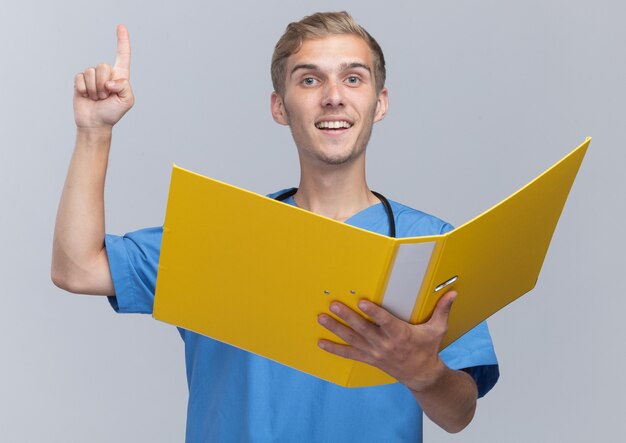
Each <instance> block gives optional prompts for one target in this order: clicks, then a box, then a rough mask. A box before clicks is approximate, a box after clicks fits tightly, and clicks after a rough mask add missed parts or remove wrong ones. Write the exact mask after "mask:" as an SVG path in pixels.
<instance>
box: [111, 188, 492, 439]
mask: <svg viewBox="0 0 626 443" xmlns="http://www.w3.org/2000/svg"><path fill="white" fill-rule="evenodd" d="M280 192H282V191H280ZM280 192H277V193H275V194H272V195H270V197H274V196H276V195H278V194H279V193H280ZM285 203H288V204H292V205H295V202H294V200H293V198H291V197H290V198H288V199H287V200H285ZM390 203H391V207H392V209H393V213H394V219H395V222H396V232H397V234H396V235H397V237H413V236H421V235H435V234H441V233H444V232H447V231H449V230H451V229H452V227H451V226H450V225H449V224H447V223H445V222H443V221H441V220H439V219H438V218H435V217H433V216H430V215H428V214H425V213H423V212H420V211H417V210H415V209H411V208H409V207H407V206H404V205H401V204H399V203H396V202H394V201H390ZM250 223H254V220H250ZM346 223H348V224H351V225H354V226H358V227H360V228H363V229H367V230H370V231H373V232H377V233H379V234H383V235H387V234H388V232H389V224H388V219H387V213H386V212H385V209H384V207H383V205H382V204H376V205H374V206H370V207H369V208H366V209H364V210H363V211H361V212H359V213H358V214H356V215H354V216H353V217H351V218H350V219H348V220H346ZM161 237H162V228H160V227H155V228H147V229H142V230H139V231H135V232H132V233H129V234H126V235H124V236H113V235H107V236H106V238H105V243H106V249H107V254H108V257H109V265H110V268H111V275H112V277H113V283H114V285H115V293H116V296H115V297H109V301H110V302H111V305H112V306H113V308H114V309H115V310H116V311H117V312H122V313H146V314H149V313H152V306H153V300H154V290H155V284H156V275H157V266H158V261H159V252H160V247H161ZM179 332H180V335H181V337H182V338H183V340H184V343H185V363H186V370H187V383H188V387H189V402H188V409H187V431H186V441H187V442H188V443H195V442H294V441H297V442H299V443H305V442H344V441H358V442H421V441H422V410H421V408H420V406H419V404H418V403H417V402H416V401H415V398H414V397H413V395H412V394H411V392H410V391H409V390H408V389H407V388H405V387H404V386H403V385H401V384H400V383H395V384H390V385H384V386H374V387H365V388H344V387H340V386H337V385H334V384H332V383H329V382H326V381H323V380H320V379H318V378H315V377H313V376H310V375H307V374H305V373H302V372H299V371H297V370H295V369H291V368H289V367H286V366H283V365H281V364H279V363H275V362H273V361H270V360H267V359H265V358H263V357H260V356H257V355H254V354H251V353H249V352H246V351H243V350H241V349H238V348H235V347H232V346H229V345H227V344H224V343H221V342H218V341H216V340H213V339H211V338H208V337H205V336H202V335H199V334H196V333H194V332H191V331H187V330H184V329H180V328H179ZM440 355H441V358H442V359H443V361H444V362H445V363H446V364H447V365H448V366H449V367H450V368H452V369H462V368H471V369H470V373H471V374H472V376H473V377H474V379H475V380H476V383H477V385H478V391H479V396H483V395H485V394H486V393H487V392H488V391H489V390H490V389H491V388H492V387H493V386H494V385H495V383H496V381H497V379H498V376H499V371H498V366H497V360H496V356H495V353H494V350H493V345H492V343H491V338H490V336H489V331H488V329H487V325H486V323H481V324H480V325H478V326H477V327H476V328H474V329H473V330H472V331H470V332H468V333H467V334H466V335H464V336H463V337H461V338H460V339H459V340H457V341H456V342H454V343H453V344H451V345H450V346H448V347H447V348H446V349H445V350H443V351H442V352H441V354H440Z"/></svg>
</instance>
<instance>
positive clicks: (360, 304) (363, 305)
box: [359, 301, 369, 311]
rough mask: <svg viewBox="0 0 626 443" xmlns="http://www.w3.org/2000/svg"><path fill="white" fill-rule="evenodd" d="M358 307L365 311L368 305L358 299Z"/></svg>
mask: <svg viewBox="0 0 626 443" xmlns="http://www.w3.org/2000/svg"><path fill="white" fill-rule="evenodd" d="M359 309H360V310H361V311H367V310H368V309H369V305H368V304H367V303H365V302H364V301H360V302H359Z"/></svg>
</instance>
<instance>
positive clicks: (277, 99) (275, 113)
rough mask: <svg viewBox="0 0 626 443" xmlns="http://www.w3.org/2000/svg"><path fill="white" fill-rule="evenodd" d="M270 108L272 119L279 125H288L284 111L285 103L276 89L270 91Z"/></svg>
mask: <svg viewBox="0 0 626 443" xmlns="http://www.w3.org/2000/svg"><path fill="white" fill-rule="evenodd" d="M270 108H271V111H272V117H273V118H274V121H275V122H276V123H278V124H280V125H285V126H288V125H289V119H288V118H287V112H285V104H284V103H283V99H282V97H281V96H280V95H278V93H277V92H276V91H274V92H272V96H271V97H270Z"/></svg>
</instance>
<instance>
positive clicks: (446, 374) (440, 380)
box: [411, 362, 478, 433]
mask: <svg viewBox="0 0 626 443" xmlns="http://www.w3.org/2000/svg"><path fill="white" fill-rule="evenodd" d="M436 374H437V375H435V376H434V377H433V379H432V380H433V382H432V383H431V384H429V385H427V386H426V387H424V388H422V389H421V390H419V391H416V390H412V389H411V392H412V393H413V395H414V397H415V399H416V400H417V401H418V402H419V404H420V406H421V407H422V410H423V411H424V413H425V414H426V415H427V416H428V418H430V419H431V420H432V421H433V422H435V423H436V424H437V425H439V426H440V427H441V428H443V429H444V430H446V431H448V432H451V433H455V432H459V431H461V430H463V429H464V428H465V427H466V426H467V425H468V424H469V423H470V422H471V421H472V418H473V417H474V412H475V411H476V400H477V397H478V391H477V388H476V383H475V381H474V379H473V378H472V376H471V375H469V374H468V373H466V372H464V371H455V370H452V369H450V368H448V367H447V366H446V365H445V364H444V363H443V362H440V365H439V367H438V368H437V370H436Z"/></svg>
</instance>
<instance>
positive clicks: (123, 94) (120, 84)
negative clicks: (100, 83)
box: [105, 78, 133, 100]
mask: <svg viewBox="0 0 626 443" xmlns="http://www.w3.org/2000/svg"><path fill="white" fill-rule="evenodd" d="M105 86H106V88H107V90H108V91H109V92H112V93H115V94H117V95H118V97H119V98H121V99H123V100H129V99H132V97H133V91H132V90H131V88H130V82H129V81H128V79H125V78H121V79H117V80H109V81H108V82H106V83H105Z"/></svg>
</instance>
